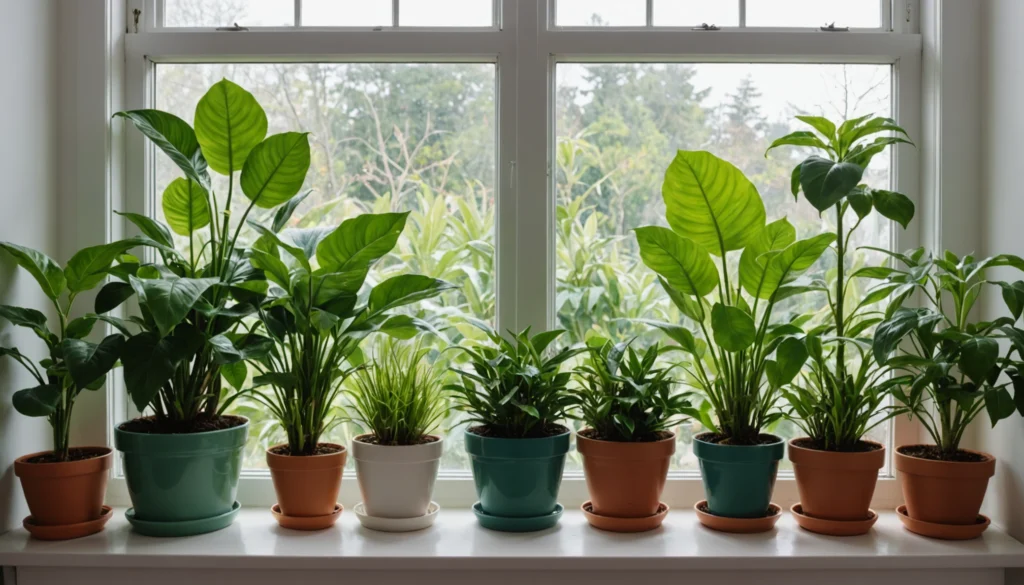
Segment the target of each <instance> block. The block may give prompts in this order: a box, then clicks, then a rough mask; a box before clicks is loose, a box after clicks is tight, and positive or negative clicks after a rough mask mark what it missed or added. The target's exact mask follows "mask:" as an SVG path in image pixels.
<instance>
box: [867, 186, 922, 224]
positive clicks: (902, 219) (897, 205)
mask: <svg viewBox="0 0 1024 585" xmlns="http://www.w3.org/2000/svg"><path fill="white" fill-rule="evenodd" d="M871 200H872V202H873V203H874V204H875V209H877V210H878V213H880V214H882V216H883V217H885V218H888V219H891V220H893V221H895V222H896V223H898V224H900V225H901V226H903V228H904V229H906V227H907V225H908V224H909V223H910V220H912V219H914V202H913V201H911V200H910V198H909V197H907V196H906V195H904V194H902V193H896V192H895V191H882V190H879V189H873V190H872V191H871Z"/></svg>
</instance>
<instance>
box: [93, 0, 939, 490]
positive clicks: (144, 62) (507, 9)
mask: <svg viewBox="0 0 1024 585" xmlns="http://www.w3.org/2000/svg"><path fill="white" fill-rule="evenodd" d="M554 1H555V0H495V19H494V26H493V27H487V28H437V29H434V28H407V27H378V28H375V29H369V28H366V27H363V28H354V27H353V28H331V29H326V28H312V27H304V28H298V27H288V28H266V29H256V28H254V29H252V30H250V31H247V32H223V31H215V30H213V29H178V28H175V29H160V28H158V27H157V26H156V23H157V22H159V21H158V20H157V18H158V14H157V6H158V4H160V2H159V1H158V0H124V2H125V3H126V4H125V7H126V9H125V14H126V18H127V21H128V22H127V30H128V32H129V34H127V35H126V36H125V43H124V52H125V58H126V60H125V70H124V80H125V81H124V95H123V104H122V106H123V107H124V108H126V109H136V108H144V107H152V104H153V91H152V89H153V85H154V84H153V71H154V64H158V63H172V62H173V63H188V62H195V63H202V62H219V61H236V62H246V61H250V62H257V61H267V60H279V61H291V62H301V61H310V60H312V61H321V62H372V61H382V62H444V61H449V62H456V61H457V62H484V63H495V64H496V67H497V69H496V76H497V93H496V100H497V116H498V124H497V128H498V132H497V150H496V158H497V164H498V172H497V173H496V180H497V185H496V191H497V214H498V215H497V220H496V228H495V230H496V233H495V241H496V254H497V257H496V270H497V275H496V280H497V284H496V287H497V299H498V300H497V308H496V313H497V314H496V320H497V325H498V327H499V329H500V330H505V329H515V330H519V329H521V328H524V327H526V326H533V327H534V328H535V329H540V328H550V327H552V326H553V325H554V322H555V310H554V294H555V246H556V242H555V235H554V234H555V226H554V215H555V214H554V211H555V204H554V193H555V189H554V181H555V173H553V172H552V165H553V163H552V156H553V154H552V153H553V152H554V142H555V139H556V138H555V132H554V111H553V110H554V108H553V103H554V71H555V66H556V64H557V63H560V62H629V61H632V62H678V63H700V62H729V61H739V62H771V63H780V62H781V63H801V62H804V63H877V64H890V65H892V66H893V68H894V69H893V71H894V75H893V94H892V95H893V110H894V111H893V113H894V116H895V117H896V119H897V120H898V121H899V122H900V123H901V124H902V125H903V126H904V127H905V128H906V129H907V131H908V132H909V133H910V135H911V136H921V135H922V119H921V113H920V112H921V110H922V91H921V51H922V39H921V35H920V34H919V31H918V25H917V16H916V15H917V13H918V0H883V4H882V5H883V7H884V8H883V10H885V11H886V12H887V13H888V14H890V15H891V14H898V15H907V18H902V17H901V18H888V17H886V18H885V19H883V23H884V24H885V26H884V27H883V28H882V29H872V30H870V31H867V30H863V29H862V30H852V31H849V32H822V31H818V30H815V29H764V28H739V27H733V28H723V29H721V30H718V31H694V30H691V29H690V28H677V27H651V26H647V27H632V28H579V27H571V28H570V27H557V26H553V25H549V23H553V22H554ZM396 5H397V2H396ZM648 5H649V6H650V2H649V3H648ZM136 9H137V10H140V11H141V18H139V21H138V26H137V32H136V28H135V27H136V25H135V22H134V18H133V16H132V15H133V11H134V10H136ZM300 18H301V17H300ZM297 21H298V19H297ZM648 25H650V22H648ZM114 137H115V140H122V141H123V143H122V147H121V148H120V149H118V150H119V151H121V152H123V153H124V158H123V169H124V184H123V192H122V193H121V194H120V196H118V195H117V194H116V193H115V194H114V196H113V197H112V199H113V200H114V201H120V202H121V203H122V205H121V206H118V205H117V204H115V205H114V208H115V209H124V210H127V211H132V212H136V213H144V214H149V215H153V214H154V213H155V211H156V209H155V208H154V201H155V197H154V196H152V194H153V193H154V180H153V166H154V165H153V164H151V163H152V160H151V159H152V156H153V149H152V148H150V147H148V146H147V145H146V144H145V142H144V139H143V137H142V135H141V134H140V133H138V132H136V131H133V130H132V131H127V132H120V131H116V130H115V132H114ZM892 157H893V164H892V167H891V168H892V172H893V175H892V176H893V179H892V180H893V184H894V187H895V188H896V189H897V190H899V191H901V192H903V193H906V194H907V195H908V196H909V197H911V199H913V200H914V201H915V203H916V204H917V207H918V209H919V210H920V209H922V203H923V200H922V195H921V189H920V172H919V168H920V166H919V165H920V161H919V155H918V153H917V151H916V150H914V149H912V148H909V147H901V148H900V149H899V156H896V154H895V153H893V154H892ZM937 219H938V218H935V219H934V220H937ZM925 221H926V218H925V217H924V216H923V214H920V213H919V214H918V218H917V219H916V220H915V222H913V223H911V226H910V228H908V229H907V230H898V231H896V233H895V234H894V245H895V247H896V249H900V250H902V249H907V248H910V247H915V246H920V245H923V244H924V237H923V234H926V233H929V232H928V230H929V228H928V227H927V226H925V227H922V225H921V224H922V223H923V222H925ZM120 233H132V227H131V226H130V225H127V224H124V225H121V224H117V225H114V226H112V229H111V236H116V235H118V234H120ZM537 266H542V267H545V269H543V270H537V269H536V267H537ZM115 378H116V377H115ZM107 405H108V409H107V410H108V417H107V422H108V423H110V424H108V426H107V430H106V434H107V437H108V444H112V433H113V430H112V429H113V424H114V423H116V422H119V421H120V420H123V418H124V415H125V414H126V413H127V414H129V415H130V414H132V412H131V411H130V408H131V407H130V405H129V404H128V401H127V400H126V397H125V393H124V389H123V387H121V384H120V382H115V383H113V384H111V388H109V389H108V393H107ZM891 426H892V428H893V431H892V433H893V436H892V437H891V442H890V445H893V446H895V445H899V444H906V443H913V442H917V441H918V438H919V434H920V430H919V428H918V425H917V424H916V423H913V422H909V421H907V420H906V418H905V417H900V418H899V419H897V420H895V421H894V424H893V425H891ZM886 469H887V470H888V471H887V472H886V473H883V475H882V477H880V480H879V484H878V488H877V489H876V492H875V500H874V505H875V506H876V507H879V508H883V509H888V508H893V507H895V506H896V505H897V504H898V503H899V502H900V501H901V495H900V490H899V486H898V483H897V481H896V479H895V478H894V477H893V476H892V473H891V470H889V469H890V468H888V467H887V468H886ZM475 498H476V495H475V493H474V489H473V482H472V479H471V477H470V475H469V472H468V471H458V472H442V473H441V475H440V477H439V479H438V483H437V486H436V489H435V499H436V500H437V501H438V503H440V504H441V505H442V506H466V505H469V504H471V503H472V502H473V501H474V500H475ZM702 498H703V488H702V485H701V482H700V479H699V475H698V474H697V473H695V472H681V471H680V472H672V473H671V474H670V478H669V482H668V484H667V487H666V489H665V494H664V500H665V502H666V503H668V504H669V505H670V506H676V507H682V508H685V507H689V506H691V505H693V502H695V501H697V500H699V499H702ZM109 499H110V500H111V502H112V503H114V504H120V505H128V503H129V498H128V496H127V488H126V486H125V482H124V478H123V475H122V474H121V471H120V468H119V466H117V468H116V469H115V473H114V477H113V478H112V482H111V491H110V495H109ZM341 499H342V502H343V503H345V504H346V505H351V504H354V503H355V502H356V501H358V499H359V495H358V490H357V487H356V482H355V481H354V478H353V477H349V476H348V475H346V481H344V482H343V484H342V496H341ZM586 499H587V490H586V485H585V482H584V480H583V477H582V474H581V473H579V472H571V473H570V472H567V473H566V476H565V479H564V481H563V484H562V490H561V495H560V500H561V501H562V502H563V503H564V504H565V505H567V506H579V505H580V504H581V503H582V502H583V501H584V500H586ZM239 500H240V501H241V502H242V503H243V504H244V505H270V504H272V503H274V501H275V497H274V490H273V486H272V484H271V481H270V478H269V475H268V473H267V472H258V471H251V472H244V473H243V477H242V479H241V483H240V486H239ZM797 500H798V497H797V492H796V486H795V482H794V481H793V479H792V476H791V475H790V474H780V477H779V480H778V482H777V484H776V489H775V501H776V502H778V503H779V504H780V505H784V506H787V505H789V504H791V503H794V502H796V501H797Z"/></svg>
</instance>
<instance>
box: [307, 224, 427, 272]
mask: <svg viewBox="0 0 1024 585" xmlns="http://www.w3.org/2000/svg"><path fill="white" fill-rule="evenodd" d="M408 216H409V213H408V212H405V213H382V214H363V215H360V216H358V217H354V218H352V219H346V220H345V221H343V222H341V225H340V226H338V229H336V230H334V231H333V232H331V233H330V234H329V235H328V236H327V237H326V238H324V239H323V241H321V242H320V244H319V245H318V246H317V248H316V258H317V260H318V261H319V262H320V267H321V268H323V269H326V270H330V271H331V272H346V271H350V270H353V269H356V268H368V267H370V266H372V265H373V263H374V262H376V261H377V260H379V259H380V258H382V257H383V256H384V255H385V254H387V253H388V252H390V251H391V250H392V248H394V247H395V244H397V243H398V238H399V236H401V235H402V230H404V229H405V221H406V218H407V217H408Z"/></svg>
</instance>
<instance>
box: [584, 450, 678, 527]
mask: <svg viewBox="0 0 1024 585" xmlns="http://www.w3.org/2000/svg"><path fill="white" fill-rule="evenodd" d="M576 450H577V451H579V453H580V455H582V457H583V472H584V475H585V477H586V479H587V490H588V491H589V492H590V502H591V505H592V511H593V513H594V514H597V515H599V516H612V517H616V518H642V517H648V516H653V515H654V514H656V513H657V512H658V508H659V507H660V505H661V492H662V490H664V489H665V480H666V478H667V477H668V468H669V464H670V463H671V461H672V455H673V454H674V453H675V451H676V436H675V434H672V435H671V436H669V437H667V438H664V439H662V440H660V441H650V442H616V441H600V440H596V439H590V438H587V437H585V436H583V435H581V434H577V435H576Z"/></svg>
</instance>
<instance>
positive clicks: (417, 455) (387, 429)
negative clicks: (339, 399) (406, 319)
mask: <svg viewBox="0 0 1024 585" xmlns="http://www.w3.org/2000/svg"><path fill="white" fill-rule="evenodd" d="M429 351H430V350H429V349H427V348H423V347H421V346H420V345H419V344H416V345H404V344H397V343H394V342H386V343H382V344H380V345H379V346H378V351H377V355H376V358H375V359H374V360H373V361H372V363H371V364H369V365H368V366H367V367H366V368H363V369H361V370H359V371H358V372H356V374H355V376H354V377H353V380H352V384H351V385H350V386H349V387H348V388H347V389H346V396H347V398H348V408H349V410H350V411H351V413H352V421H353V422H355V423H356V424H357V425H358V426H359V427H361V428H362V429H363V430H364V431H365V433H366V434H363V435H359V436H358V437H356V438H355V439H353V440H352V456H353V457H354V458H355V460H356V477H357V478H358V480H359V491H360V493H362V495H363V501H362V503H361V504H358V505H357V506H356V512H357V515H358V516H359V519H360V521H361V522H362V523H363V525H364V526H366V527H368V528H376V529H384V530H388V531H407V530H418V529H421V528H426V527H427V526H430V525H431V524H433V522H434V519H435V518H436V517H437V512H438V510H439V508H438V506H437V504H434V503H432V502H431V501H430V498H431V496H432V495H433V493H434V480H435V479H436V478H437V469H438V466H439V465H440V462H441V452H442V450H443V442H442V439H441V437H440V436H438V435H435V434H431V433H432V431H434V430H435V429H436V428H437V427H438V425H440V424H441V422H442V421H443V420H444V419H445V417H446V416H447V415H448V405H447V396H446V395H445V391H444V388H443V386H444V384H443V381H442V379H441V376H440V375H439V374H438V372H437V371H436V370H435V369H434V367H433V365H432V364H431V363H430V362H429V361H427V354H428V353H429Z"/></svg>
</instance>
